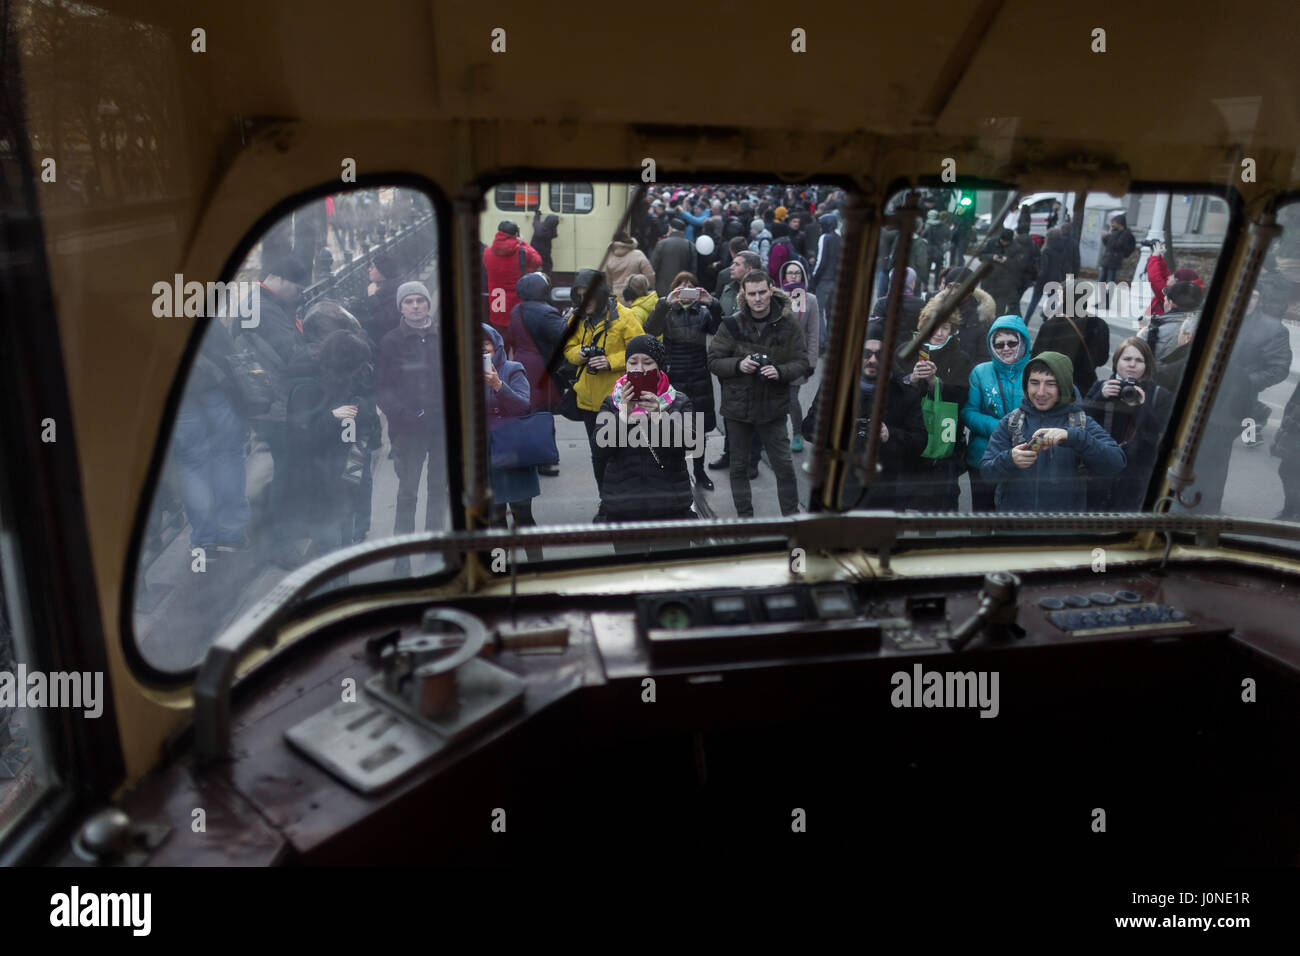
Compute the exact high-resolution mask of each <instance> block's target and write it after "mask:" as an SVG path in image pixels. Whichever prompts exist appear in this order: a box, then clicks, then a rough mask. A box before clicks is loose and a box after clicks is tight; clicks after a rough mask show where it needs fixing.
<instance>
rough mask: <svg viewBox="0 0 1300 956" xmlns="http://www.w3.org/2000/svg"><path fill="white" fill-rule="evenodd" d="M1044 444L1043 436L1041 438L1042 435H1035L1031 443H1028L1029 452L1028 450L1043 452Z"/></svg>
mask: <svg viewBox="0 0 1300 956" xmlns="http://www.w3.org/2000/svg"><path fill="white" fill-rule="evenodd" d="M1045 444H1046V442H1045V441H1044V440H1043V436H1042V435H1035V436H1034V438H1033V441H1031V442H1030V443H1029V450H1030V451H1042V450H1043V445H1045Z"/></svg>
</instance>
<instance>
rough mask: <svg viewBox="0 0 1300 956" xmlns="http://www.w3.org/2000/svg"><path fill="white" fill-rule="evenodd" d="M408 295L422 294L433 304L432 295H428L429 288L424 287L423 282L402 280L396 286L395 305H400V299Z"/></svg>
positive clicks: (399, 306)
mask: <svg viewBox="0 0 1300 956" xmlns="http://www.w3.org/2000/svg"><path fill="white" fill-rule="evenodd" d="M408 295H422V296H424V297H425V298H426V299H428V300H429V304H430V305H433V296H431V295H429V290H428V289H427V288H425V285H424V283H423V282H403V283H402V284H401V285H399V286H398V287H397V307H398V309H400V308H401V307H402V300H403V299H405V298H406V297H407V296H408Z"/></svg>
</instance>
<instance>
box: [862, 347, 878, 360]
mask: <svg viewBox="0 0 1300 956" xmlns="http://www.w3.org/2000/svg"><path fill="white" fill-rule="evenodd" d="M882 351H883V349H863V350H862V357H863V359H871V358H879V357H880V353H881V352H882Z"/></svg>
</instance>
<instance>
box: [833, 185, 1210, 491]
mask: <svg viewBox="0 0 1300 956" xmlns="http://www.w3.org/2000/svg"><path fill="white" fill-rule="evenodd" d="M1008 195H1009V194H1007V193H1004V192H996V191H991V190H977V191H961V190H929V191H924V192H923V193H922V196H921V207H922V211H923V215H922V216H921V218H920V221H918V222H917V223H916V226H915V233H914V235H913V238H912V244H911V247H910V249H909V251H908V255H907V261H906V264H905V268H906V269H907V276H906V294H905V295H904V298H903V301H902V303H901V309H900V314H899V326H898V335H899V336H901V338H899V339H898V340H897V341H898V342H899V344H902V343H903V342H906V341H908V340H909V339H911V338H913V337H914V336H915V335H916V334H917V333H918V330H919V328H920V326H921V325H922V324H924V323H926V322H927V321H928V320H929V319H930V317H931V316H932V315H933V314H934V313H935V312H937V311H938V310H939V309H940V308H942V307H943V305H944V304H945V302H947V300H948V299H949V297H950V296H951V295H952V294H953V292H954V290H955V289H956V287H957V286H958V285H959V284H960V282H961V281H962V280H964V279H965V278H966V276H968V275H969V272H968V270H973V269H975V268H977V267H978V266H979V265H980V263H981V262H989V263H990V264H992V266H993V270H992V272H991V273H989V275H988V276H986V277H985V278H984V279H983V280H982V281H981V282H980V284H979V287H978V288H977V289H975V290H974V291H973V292H972V294H971V295H969V296H968V297H967V298H966V299H965V300H964V301H963V302H962V303H960V305H959V306H958V308H957V309H956V311H955V312H953V313H952V314H951V316H950V318H949V320H948V321H947V322H945V324H944V325H943V326H940V327H939V328H938V329H936V330H935V332H934V334H933V335H932V336H931V337H930V338H929V340H928V341H927V342H926V343H925V344H924V345H923V346H922V348H921V349H920V350H918V352H917V355H916V358H915V359H914V360H913V361H911V362H909V363H908V364H907V366H906V367H904V368H898V367H894V368H892V369H891V374H890V377H889V380H888V382H887V383H886V384H885V388H886V392H885V395H886V401H885V409H884V416H883V417H884V421H883V422H882V427H881V429H880V433H881V436H882V443H881V446H880V451H879V462H878V465H879V468H880V471H879V477H878V478H877V479H876V481H875V483H874V484H873V486H872V489H871V492H870V494H869V495H868V496H867V497H865V498H864V497H862V481H861V478H860V476H858V475H857V474H854V475H853V476H851V477H850V479H849V480H848V481H846V484H845V489H844V495H843V497H842V502H843V504H844V505H845V506H847V507H852V506H855V505H856V506H857V507H872V508H892V509H897V510H915V511H971V510H973V511H1055V512H1061V511H1134V510H1140V509H1141V507H1142V505H1143V502H1144V500H1145V497H1146V493H1147V487H1148V485H1149V484H1150V480H1151V477H1152V474H1153V471H1154V470H1155V467H1156V461H1155V455H1156V449H1157V447H1158V446H1159V444H1160V441H1161V439H1162V437H1163V434H1164V431H1165V428H1166V427H1167V426H1168V423H1169V421H1170V420H1171V417H1172V413H1173V399H1174V396H1175V395H1176V394H1177V390H1178V386H1179V383H1180V381H1181V376H1182V370H1183V366H1184V364H1185V362H1186V355H1187V351H1188V347H1187V346H1180V340H1179V338H1178V336H1179V327H1180V326H1181V325H1182V324H1183V323H1184V320H1186V319H1188V318H1189V317H1194V316H1195V315H1196V314H1197V313H1198V310H1199V308H1200V304H1201V302H1202V301H1203V299H1204V297H1205V288H1204V287H1205V283H1206V281H1207V280H1208V279H1209V277H1210V276H1212V275H1213V273H1214V268H1215V264H1216V261H1217V259H1218V255H1219V249H1220V246H1221V245H1222V242H1223V237H1224V230H1225V229H1226V218H1225V219H1224V220H1223V222H1222V224H1221V225H1220V226H1219V227H1218V228H1217V230H1215V231H1212V232H1202V233H1200V234H1193V233H1192V231H1191V227H1192V225H1193V222H1192V217H1191V216H1190V215H1189V214H1188V212H1187V209H1188V208H1190V207H1191V206H1192V205H1193V204H1194V203H1200V202H1202V201H1204V200H1205V199H1206V198H1208V197H1204V196H1194V195H1183V194H1173V195H1170V194H1167V193H1166V194H1155V193H1146V194H1131V195H1127V196H1108V195H1105V194H1102V193H1090V194H1088V196H1087V197H1086V199H1085V200H1084V203H1083V207H1082V208H1083V216H1082V217H1081V219H1080V221H1079V222H1078V223H1077V224H1076V223H1075V222H1073V221H1072V217H1073V215H1074V211H1075V206H1076V199H1077V198H1078V197H1076V196H1075V194H1073V193H1065V192H1061V193H1033V194H1029V195H1026V196H1021V197H1020V201H1019V204H1018V208H1014V209H1011V210H1009V211H1008V213H1007V214H1006V217H1005V219H1004V220H1003V221H1002V222H1001V223H998V224H996V225H995V224H993V223H992V222H991V220H992V217H993V216H994V215H996V214H997V212H998V211H999V210H1000V209H1001V208H1002V207H1003V206H1004V204H1005V202H1006V198H1007V196H1008ZM902 198H903V197H902V194H900V196H898V197H895V199H893V200H891V206H896V205H897V204H898V203H899V202H900V201H901V200H902ZM1180 210H1181V212H1180ZM1166 223H1172V224H1173V227H1172V230H1171V231H1172V236H1170V235H1166V228H1167V227H1166ZM1076 226H1077V228H1076ZM1157 239H1160V240H1164V242H1162V244H1159V245H1157V244H1155V243H1156V240H1157ZM898 245H899V239H898V234H897V230H896V229H891V228H887V229H885V231H884V233H883V235H882V239H881V244H880V255H879V258H878V260H877V268H876V276H875V280H876V295H877V298H876V300H875V303H874V305H873V307H872V315H873V316H883V315H884V313H885V305H886V301H887V300H886V295H887V293H888V290H889V277H890V275H891V270H892V268H893V263H894V261H895V253H896V249H897V248H898ZM1193 324H1194V323H1189V324H1188V328H1189V329H1190V328H1191V326H1192V325H1193ZM881 334H882V329H881V328H880V327H873V328H871V329H869V331H868V341H867V351H866V353H865V354H864V356H863V372H862V378H861V379H860V382H859V396H860V400H859V419H858V431H857V440H856V447H857V448H859V449H864V448H865V445H866V440H867V436H868V435H869V433H870V429H871V424H870V420H869V419H870V415H871V410H872V402H873V400H874V396H875V393H876V389H877V386H878V385H879V382H878V381H877V371H878V367H879V357H878V354H876V353H875V350H878V349H879V348H880V344H881V343H880V338H879V336H880V335H881Z"/></svg>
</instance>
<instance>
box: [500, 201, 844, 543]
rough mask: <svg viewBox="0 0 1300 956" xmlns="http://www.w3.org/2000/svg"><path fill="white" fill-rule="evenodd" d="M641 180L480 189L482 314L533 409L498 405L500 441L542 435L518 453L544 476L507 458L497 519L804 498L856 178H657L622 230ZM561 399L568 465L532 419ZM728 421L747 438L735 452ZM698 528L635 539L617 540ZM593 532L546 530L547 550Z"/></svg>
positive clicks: (638, 515)
mask: <svg viewBox="0 0 1300 956" xmlns="http://www.w3.org/2000/svg"><path fill="white" fill-rule="evenodd" d="M633 191H634V190H633V188H632V187H630V186H629V185H627V184H615V183H594V184H592V183H563V184H561V183H542V184H540V186H533V185H532V184H529V185H528V186H527V187H526V188H525V187H524V186H523V185H521V184H506V185H505V186H497V187H493V188H492V189H489V190H488V192H487V194H486V196H485V197H484V202H485V205H486V211H485V213H484V215H483V217H482V233H481V240H482V243H483V266H484V269H483V275H484V278H485V281H486V287H485V289H484V293H485V295H484V303H485V304H484V314H483V321H484V322H485V324H487V325H488V326H489V328H490V329H492V330H493V331H495V332H496V333H498V334H499V335H500V336H501V338H502V340H503V343H504V347H505V358H506V360H507V361H508V362H518V363H519V364H521V365H522V366H523V369H524V372H525V376H526V378H527V384H528V396H529V398H528V406H527V411H526V413H524V414H522V415H518V414H513V413H512V416H513V417H512V416H511V415H507V416H505V418H506V419H508V420H510V421H511V425H510V427H509V428H508V429H502V428H501V427H500V422H499V421H498V423H497V425H496V427H493V426H492V423H490V426H489V427H490V428H492V434H491V442H492V448H493V456H494V458H495V457H496V456H497V455H498V451H497V449H498V448H499V447H505V448H506V449H507V451H508V452H511V453H514V451H515V446H516V445H520V446H521V447H523V444H524V443H527V444H528V448H529V449H531V450H530V452H529V454H530V455H531V457H530V458H529V460H528V462H527V463H526V464H525V465H524V466H523V467H525V468H527V467H535V468H536V472H537V475H538V478H539V482H538V484H537V485H536V486H534V484H533V483H532V475H531V474H528V475H525V476H524V478H525V480H521V481H520V482H519V483H518V484H514V483H513V481H508V482H507V481H503V480H502V478H503V476H502V474H501V473H500V472H499V471H498V470H497V469H494V470H493V476H494V477H493V492H494V497H495V498H496V499H497V508H496V511H495V520H496V521H497V523H505V522H506V521H507V520H508V517H507V516H508V514H509V513H513V514H514V515H515V523H516V524H518V525H527V524H529V523H530V522H531V521H533V520H535V521H536V522H538V523H539V524H542V525H547V524H560V523H574V522H578V523H584V524H585V523H588V522H591V521H593V520H595V521H598V522H599V521H606V520H609V521H643V520H657V519H692V518H697V517H709V518H712V517H731V516H734V515H739V516H757V517H772V516H776V515H781V514H793V513H794V512H795V511H796V510H797V509H798V507H799V503H800V501H801V500H806V498H807V494H808V481H807V476H806V473H805V471H804V470H803V469H802V468H801V467H800V464H801V463H802V460H803V459H802V457H801V456H802V455H803V453H804V451H805V446H804V442H805V438H804V434H805V433H807V434H809V435H810V434H811V426H812V421H811V419H812V415H813V411H814V410H815V408H816V404H815V396H816V394H817V391H818V388H819V387H820V384H821V375H820V371H821V363H819V361H818V359H819V357H820V354H821V351H822V350H823V349H824V347H825V344H826V339H827V332H828V324H829V321H830V318H831V316H832V315H833V310H834V301H833V299H834V294H835V284H836V280H837V277H838V271H839V257H840V248H841V243H842V241H843V235H842V233H843V227H842V224H841V219H840V216H839V212H838V210H839V208H840V206H841V204H842V203H843V200H844V196H843V194H842V192H841V191H839V190H836V189H834V188H832V187H828V186H815V185H799V186H788V185H785V184H781V185H775V184H763V185H757V186H740V185H703V186H701V185H689V186H685V185H684V186H675V185H671V184H670V185H663V184H657V185H656V186H655V187H654V188H653V189H652V190H650V191H648V192H647V193H645V194H644V195H643V196H642V198H641V201H640V202H639V203H638V204H637V206H636V207H635V208H633V209H632V210H631V213H630V215H629V220H628V224H627V227H626V229H625V231H623V232H621V233H619V232H617V229H618V224H619V221H620V219H621V217H622V216H623V214H624V212H625V211H627V207H628V203H629V202H630V201H631V198H632V194H633ZM534 195H536V196H537V197H538V199H539V200H540V202H539V203H538V202H536V201H534V200H533V199H532V198H531V197H532V196H534ZM525 214H526V215H525ZM602 260H603V262H604V265H603V271H598V270H600V269H601V266H602ZM587 293H591V294H590V295H588V294H587ZM579 312H581V314H575V313H579ZM485 348H486V346H485ZM493 354H494V355H495V354H496V353H495V352H494V353H493ZM494 362H495V359H494ZM496 367H497V370H498V373H499V374H500V377H501V378H502V379H503V380H504V379H505V378H506V375H505V374H501V373H500V368H501V366H500V365H497V366H496ZM500 394H501V393H500V392H498V393H496V395H489V405H490V407H493V408H495V409H496V412H494V414H495V415H497V416H498V418H500V417H501V409H502V407H503V405H506V404H509V402H504V403H503V402H502V400H501V399H500V398H499V397H498V396H499V395H500ZM546 413H553V414H554V428H555V431H554V435H555V441H556V453H557V457H558V459H559V460H558V462H556V463H554V464H551V463H549V462H550V458H549V457H548V454H546V453H547V452H549V448H542V449H540V450H538V449H534V448H533V446H532V444H531V443H528V435H527V434H526V432H527V431H528V430H529V429H534V430H537V431H538V432H539V433H540V432H542V431H544V430H545V429H544V427H541V426H536V425H533V424H532V423H531V421H532V419H533V417H534V416H538V415H544V414H546ZM525 419H528V420H529V421H528V423H527V424H524V423H523V422H524V420H525ZM729 435H731V436H735V437H736V438H737V441H738V443H739V445H740V446H742V447H741V449H740V450H739V451H737V453H736V454H735V455H734V456H733V455H732V451H733V449H731V447H730V441H729V438H728V436H729ZM543 444H544V443H543ZM534 452H536V453H534ZM764 459H765V460H766V463H764ZM512 460H521V459H519V458H518V457H517V455H516V457H515V458H513V459H512ZM718 479H722V481H721V482H720V483H719V481H718ZM534 488H536V490H534ZM503 494H504V495H506V496H508V497H507V498H506V499H505V500H503V499H502V495H503ZM507 504H508V507H507ZM685 546H686V543H685V542H679V543H674V542H667V541H664V542H648V543H647V542H639V541H638V542H633V541H630V540H629V541H620V542H618V543H616V544H615V546H614V551H615V552H617V553H638V552H644V551H647V550H658V549H668V548H680V547H685ZM592 550H593V548H591V547H585V548H547V549H546V554H545V557H548V558H549V557H564V556H568V555H572V554H575V553H591V552H592ZM595 550H599V551H602V552H604V553H608V552H609V550H610V549H609V546H608V545H606V546H600V547H599V548H597V549H595ZM536 556H537V554H536V551H535V552H534V554H533V555H530V558H533V559H535V558H536Z"/></svg>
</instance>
